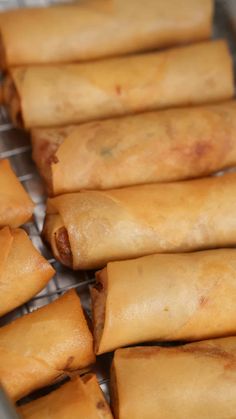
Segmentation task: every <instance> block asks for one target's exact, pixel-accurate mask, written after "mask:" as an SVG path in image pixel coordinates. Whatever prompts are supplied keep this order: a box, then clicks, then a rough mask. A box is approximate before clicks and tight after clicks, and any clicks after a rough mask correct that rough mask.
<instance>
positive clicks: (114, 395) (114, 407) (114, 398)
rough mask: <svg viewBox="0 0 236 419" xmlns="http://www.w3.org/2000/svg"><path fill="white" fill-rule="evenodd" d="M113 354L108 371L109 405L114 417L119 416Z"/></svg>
mask: <svg viewBox="0 0 236 419" xmlns="http://www.w3.org/2000/svg"><path fill="white" fill-rule="evenodd" d="M115 356H116V355H114V358H113V361H112V364H111V373H110V396H111V406H112V413H113V415H114V417H115V418H119V395H118V387H117V378H116V369H115V365H114V363H115V362H114V360H115Z"/></svg>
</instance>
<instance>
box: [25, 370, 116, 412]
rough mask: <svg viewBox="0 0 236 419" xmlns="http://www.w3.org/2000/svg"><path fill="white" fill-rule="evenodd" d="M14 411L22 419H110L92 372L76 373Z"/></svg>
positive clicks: (108, 409) (106, 405)
mask: <svg viewBox="0 0 236 419" xmlns="http://www.w3.org/2000/svg"><path fill="white" fill-rule="evenodd" d="M18 411H19V413H20V415H21V417H22V418H23V419H46V418H47V419H65V418H68V419H112V414H111V411H110V408H109V406H108V404H107V402H106V400H105V397H104V395H103V393H102V391H101V389H100V387H99V385H98V382H97V378H96V376H95V375H94V374H86V375H84V376H83V377H82V378H80V377H79V376H77V377H75V378H73V379H72V380H71V381H69V382H67V383H66V384H64V385H62V386H61V387H60V388H59V389H58V390H55V391H53V392H52V393H50V394H48V395H47V396H45V397H41V398H40V399H37V400H35V401H33V402H31V403H28V404H26V405H24V406H22V407H20V408H19V409H18Z"/></svg>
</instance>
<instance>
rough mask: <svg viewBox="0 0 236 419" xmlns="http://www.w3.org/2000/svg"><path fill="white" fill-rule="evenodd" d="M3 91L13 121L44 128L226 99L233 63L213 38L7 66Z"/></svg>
mask: <svg viewBox="0 0 236 419" xmlns="http://www.w3.org/2000/svg"><path fill="white" fill-rule="evenodd" d="M3 90H4V91H3V96H4V101H5V103H6V105H7V107H8V110H9V112H10V115H11V118H12V120H13V122H14V123H15V124H16V125H17V126H22V125H23V126H24V127H25V128H33V127H48V126H55V125H67V124H73V123H81V122H86V121H90V120H94V119H102V118H108V117H112V116H119V115H126V114H130V113H135V112H142V111H148V110H155V109H160V108H166V107H171V106H177V105H178V106H179V105H195V104H200V103H207V102H213V101H219V100H224V99H229V98H231V97H232V96H233V94H234V84H233V66H232V58H231V55H230V52H229V49H228V46H227V44H226V42H225V41H222V40H219V41H211V42H205V43H200V44H196V45H190V46H186V47H182V48H175V49H170V50H167V51H163V52H159V53H156V52H155V53H150V54H145V55H144V54H142V55H136V56H129V57H122V58H114V59H109V60H103V61H97V62H94V63H81V64H70V65H57V66H56V65H55V66H33V67H18V68H13V69H10V70H9V75H8V77H7V78H6V81H5V84H4V86H3Z"/></svg>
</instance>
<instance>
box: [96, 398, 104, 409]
mask: <svg viewBox="0 0 236 419" xmlns="http://www.w3.org/2000/svg"><path fill="white" fill-rule="evenodd" d="M96 407H97V409H101V410H104V409H106V404H105V402H104V401H103V400H99V402H97V404H96Z"/></svg>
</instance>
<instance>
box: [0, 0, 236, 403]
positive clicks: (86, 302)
mask: <svg viewBox="0 0 236 419" xmlns="http://www.w3.org/2000/svg"><path fill="white" fill-rule="evenodd" d="M58 2H60V1H58V0H51V1H50V0H49V1H48V0H0V11H1V10H4V9H10V8H16V7H34V6H47V5H50V4H55V3H58ZM60 3H62V2H60ZM64 3H65V1H64ZM215 3H216V4H215V16H214V38H226V39H227V40H228V43H229V46H230V49H231V52H232V53H233V57H234V65H235V64H236V60H235V57H236V55H235V52H236V49H235V46H236V36H235V35H236V34H235V32H236V1H235V0H216V2H215ZM3 158H4V159H5V158H7V159H9V160H10V163H11V165H12V167H13V169H14V171H15V173H16V174H17V176H18V178H19V180H20V181H21V183H22V184H23V186H24V188H25V189H26V190H27V192H28V193H29V194H30V196H31V198H32V199H33V201H34V202H35V204H36V207H35V212H34V219H33V221H32V222H30V223H28V224H26V225H25V226H24V228H25V230H26V231H27V232H28V234H29V235H30V237H31V240H32V242H33V243H34V245H35V247H36V248H37V249H38V250H39V251H40V252H41V253H42V254H43V256H44V257H46V259H47V260H48V261H49V262H50V263H51V264H52V265H53V266H54V268H55V270H56V274H55V276H54V278H53V279H52V280H51V281H50V282H49V284H48V285H47V287H46V288H44V289H43V290H42V291H41V292H40V293H39V294H38V295H37V296H35V297H34V298H33V299H31V300H30V301H29V302H27V303H26V304H24V305H23V306H21V307H19V308H17V309H16V310H14V311H13V312H11V313H9V314H7V315H6V316H4V317H2V318H1V319H0V326H3V325H4V324H6V323H8V322H10V321H12V320H14V319H15V318H17V317H20V316H22V315H24V314H26V313H30V312H31V311H33V310H35V309H37V308H39V307H42V306H44V305H46V304H48V303H50V302H52V301H53V300H54V299H56V298H57V297H58V296H59V295H61V294H62V293H64V292H65V291H67V290H69V289H71V288H76V290H77V292H78V294H79V296H80V298H81V302H82V305H83V308H84V309H85V310H86V312H87V313H88V315H89V316H91V307H90V298H89V289H88V287H89V285H90V284H91V283H92V282H93V281H94V275H93V273H91V272H86V271H83V272H74V271H71V270H69V269H67V268H64V267H63V266H62V265H61V264H60V263H59V262H57V261H56V260H55V259H54V258H53V256H52V254H51V253H50V251H49V250H48V249H47V248H46V246H45V245H44V243H43V242H42V239H41V237H40V232H41V230H42V225H43V220H44V215H45V201H46V195H45V192H44V186H43V183H42V181H41V179H40V177H39V175H38V173H37V171H36V167H35V165H34V163H33V161H32V158H31V145H30V139H29V135H28V134H27V133H25V132H23V131H19V130H17V129H15V128H14V127H13V126H12V124H11V122H10V120H9V118H8V115H7V112H6V110H5V109H4V107H2V106H1V107H0V159H3ZM110 361H111V354H108V355H104V356H101V357H98V360H97V363H96V366H95V367H94V368H93V371H94V372H95V373H96V374H97V376H98V379H99V383H100V385H101V388H102V389H103V391H104V392H105V394H106V396H107V397H108V398H109V391H108V381H109V366H110ZM46 392H47V390H46ZM42 394H44V390H43V391H41V392H36V396H38V395H42ZM27 399H28V400H30V399H31V398H27Z"/></svg>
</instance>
